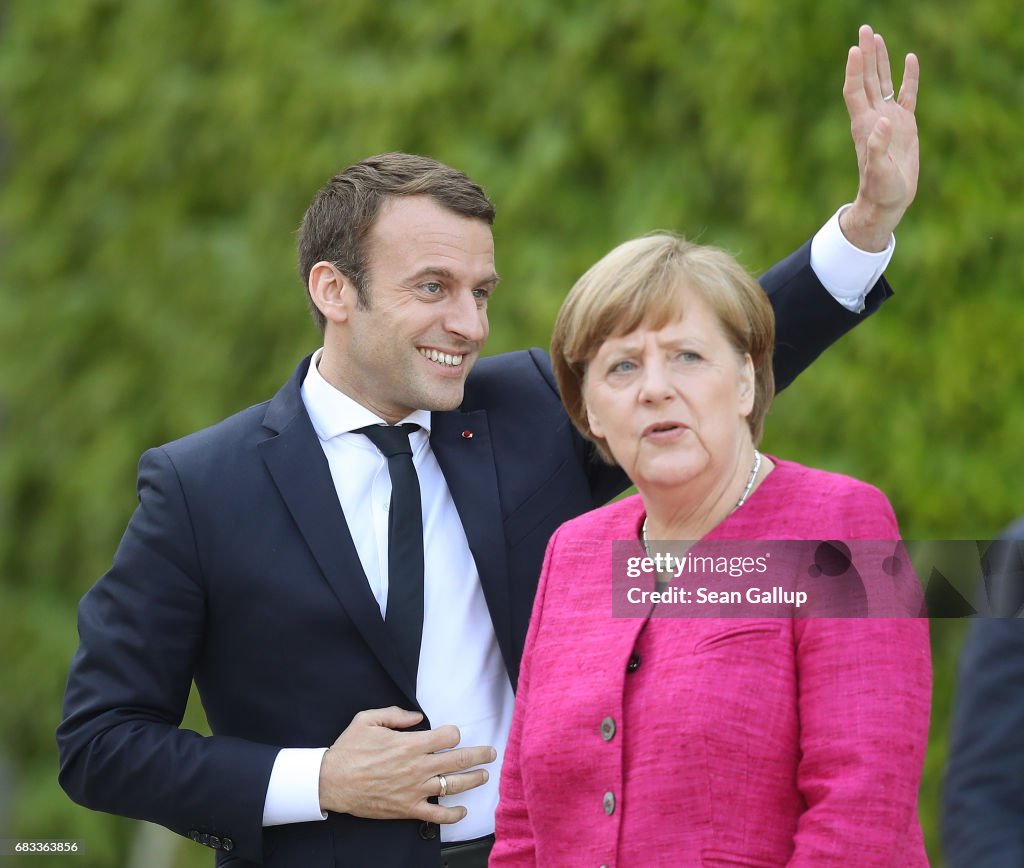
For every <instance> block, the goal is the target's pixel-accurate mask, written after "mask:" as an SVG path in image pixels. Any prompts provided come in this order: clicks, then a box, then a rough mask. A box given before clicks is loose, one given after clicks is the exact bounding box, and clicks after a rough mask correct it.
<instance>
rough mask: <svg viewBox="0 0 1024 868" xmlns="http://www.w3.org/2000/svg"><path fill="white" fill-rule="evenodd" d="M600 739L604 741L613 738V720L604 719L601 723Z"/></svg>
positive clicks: (609, 718) (610, 718)
mask: <svg viewBox="0 0 1024 868" xmlns="http://www.w3.org/2000/svg"><path fill="white" fill-rule="evenodd" d="M601 738H603V739H604V740H605V741H611V740H612V739H613V738H615V718H613V717H606V718H605V719H604V720H602V721H601Z"/></svg>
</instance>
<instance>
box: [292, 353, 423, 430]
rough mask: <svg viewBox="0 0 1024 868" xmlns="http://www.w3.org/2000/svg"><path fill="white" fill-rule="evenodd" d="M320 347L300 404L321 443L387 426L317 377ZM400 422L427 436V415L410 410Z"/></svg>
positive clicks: (311, 366)
mask: <svg viewBox="0 0 1024 868" xmlns="http://www.w3.org/2000/svg"><path fill="white" fill-rule="evenodd" d="M321 353H323V348H322V347H321V348H320V349H319V350H317V351H316V352H315V353H313V358H311V359H310V360H309V370H308V371H306V377H305V379H304V380H303V381H302V402H303V403H304V404H305V405H306V412H307V413H309V419H310V421H311V422H312V423H313V429H314V430H315V431H316V434H317V437H319V438H320V439H321V440H330V439H332V438H334V437H337V436H338V435H339V434H346V433H348V432H350V431H355V430H356V429H357V428H363V427H365V426H366V425H386V424H387V422H386V421H385V420H383V419H381V418H380V416H378V415H377V414H376V413H374V412H373V411H372V410H368V409H367V408H366V407H364V406H363V405H362V404H360V403H359V402H358V401H356V400H355V399H354V398H350V397H349V396H348V395H346V394H345V393H344V392H342V391H341V390H339V389H336V388H334V386H332V385H331V384H330V383H328V382H327V381H326V380H325V379H324V378H323V377H322V376H321V374H320V371H319V370H318V369H317V365H318V364H319V362H320V355H321ZM401 421H402V422H412V423H413V424H416V425H419V426H420V428H422V429H423V430H424V432H426V434H428V435H429V434H430V411H429V410H413V411H412V412H411V413H410V414H409V415H408V416H406V417H405V418H404V419H402V420H401Z"/></svg>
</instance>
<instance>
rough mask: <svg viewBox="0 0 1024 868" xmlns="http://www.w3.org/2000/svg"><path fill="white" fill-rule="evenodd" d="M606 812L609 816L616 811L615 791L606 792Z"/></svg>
mask: <svg viewBox="0 0 1024 868" xmlns="http://www.w3.org/2000/svg"><path fill="white" fill-rule="evenodd" d="M604 812H605V813H606V814H607V815H608V816H609V817H610V816H611V815H612V814H613V813H615V793H605V794H604Z"/></svg>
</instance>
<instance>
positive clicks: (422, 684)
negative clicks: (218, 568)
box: [263, 205, 895, 841]
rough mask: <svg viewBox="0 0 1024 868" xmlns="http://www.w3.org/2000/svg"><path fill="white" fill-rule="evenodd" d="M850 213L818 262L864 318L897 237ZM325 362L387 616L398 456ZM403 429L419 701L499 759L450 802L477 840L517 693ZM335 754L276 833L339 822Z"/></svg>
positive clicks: (455, 527)
mask: <svg viewBox="0 0 1024 868" xmlns="http://www.w3.org/2000/svg"><path fill="white" fill-rule="evenodd" d="M848 207H849V206H848V205H846V206H843V208H840V209H839V210H838V211H837V212H836V213H835V214H834V215H833V216H832V217H831V219H830V220H829V221H828V222H827V223H826V224H825V225H824V226H823V227H822V228H821V229H820V230H819V231H818V233H817V235H815V236H814V239H813V240H812V242H811V255H810V259H811V268H812V269H813V270H814V273H815V274H816V275H817V277H818V279H819V280H820V281H821V283H822V285H823V286H824V287H825V289H827V290H828V292H829V293H830V294H831V295H832V297H833V298H835V299H836V301H837V302H838V303H839V304H841V305H843V307H845V308H847V309H848V310H851V311H853V312H855V313H856V312H860V311H862V310H863V309H864V301H865V298H866V296H867V294H868V292H869V291H870V289H871V287H872V286H874V284H875V282H876V281H877V280H878V278H879V277H880V276H881V274H882V272H883V271H884V270H885V268H886V267H887V266H888V264H889V261H890V259H891V258H892V254H893V251H894V249H895V239H893V238H890V240H889V244H888V246H887V247H886V249H885V250H884V251H882V252H880V253H867V252H865V251H863V250H860V249H858V248H856V247H854V246H853V245H852V244H850V242H849V241H847V240H846V238H845V236H844V235H843V233H842V230H841V229H840V227H839V216H840V214H842V212H843V210H845V208H848ZM319 358H320V354H319V352H318V353H317V354H316V355H315V356H314V357H313V360H312V362H311V363H310V366H309V372H308V373H307V374H306V379H305V381H304V382H303V384H302V400H303V403H304V404H305V406H306V410H307V412H308V413H309V417H310V419H311V420H312V422H313V427H314V429H315V430H316V433H317V436H318V437H319V438H320V444H321V446H322V447H323V450H324V454H325V455H326V456H327V461H328V464H329V465H330V468H331V475H332V477H333V479H334V486H335V489H336V490H337V492H338V500H339V502H340V503H341V508H342V511H343V512H344V513H345V520H346V521H347V522H348V526H349V530H350V531H351V534H352V540H353V542H354V543H355V547H356V551H357V553H358V555H359V560H360V562H361V563H362V566H363V571H364V572H365V573H366V579H367V581H368V582H369V584H370V589H371V591H372V592H373V595H374V597H375V598H376V600H377V603H378V605H379V606H380V610H381V614H382V615H383V614H385V612H386V609H387V593H388V507H389V504H390V500H391V479H390V476H389V475H388V470H387V460H386V459H385V458H384V457H383V456H382V455H381V454H380V452H378V451H377V448H376V447H375V446H374V445H373V444H372V443H371V442H370V441H369V440H368V439H367V438H366V437H365V436H363V435H362V434H354V433H351V432H353V431H354V429H356V428H361V427H363V426H364V425H373V424H383V422H384V420H383V419H380V418H379V417H377V416H375V415H374V414H373V413H372V412H371V411H370V410H367V409H366V408H365V407H363V406H362V405H360V404H358V403H357V402H356V401H354V400H353V399H351V398H349V397H348V396H347V395H345V394H344V393H342V392H339V391H338V390H337V389H335V388H333V387H332V386H330V385H329V384H328V383H327V382H326V381H325V380H324V379H323V377H321V376H320V374H319V372H318V371H317V367H316V366H317V362H318V361H319ZM402 421H403V422H413V423H415V424H417V425H419V426H420V427H421V429H422V430H420V431H417V432H413V433H412V434H411V435H410V442H411V444H412V448H413V463H414V465H415V466H416V471H417V473H418V474H419V479H420V491H421V496H422V498H423V548H424V615H423V642H422V646H421V650H420V665H419V671H418V674H417V681H416V698H417V700H418V701H419V703H420V705H421V707H422V708H423V710H424V711H425V712H426V714H427V716H428V718H429V719H430V722H431V724H432V725H433V726H435V727H436V726H440V725H442V724H446V723H454V724H455V725H456V726H458V727H459V730H460V731H461V733H462V745H463V746H473V745H486V744H489V745H492V746H493V747H494V748H495V750H496V751H497V753H498V757H497V759H496V760H495V761H494V762H493V763H491V764H490V765H489V766H488V767H487V768H488V772H489V773H490V780H489V781H488V783H486V784H484V785H483V786H482V787H478V788H477V789H474V790H470V791H468V792H465V793H461V794H460V795H458V796H449V797H447V798H446V799H443V800H441V803H442V804H447V805H454V804H461V805H465V806H466V807H467V808H468V810H469V813H468V814H467V815H466V817H465V819H463V820H461V821H460V822H458V823H455V824H451V825H443V826H441V840H442V841H461V840H468V839H471V838H478V837H481V836H483V835H488V834H490V833H492V832H493V831H494V810H495V807H496V806H497V803H498V785H499V781H500V778H501V775H500V771H501V763H502V759H503V757H504V753H505V745H506V742H507V741H508V730H509V726H510V725H511V722H512V702H513V694H512V688H511V685H510V684H509V679H508V674H507V673H506V671H505V667H504V664H503V662H502V659H501V653H500V651H499V649H498V643H497V639H496V638H495V635H494V627H493V625H492V623H491V618H490V614H489V613H488V611H487V606H486V603H485V601H484V596H483V590H482V588H481V586H480V575H479V573H478V572H477V569H476V564H475V563H474V561H473V556H472V554H471V553H470V550H469V543H468V542H467V540H466V533H465V530H464V529H463V527H462V523H461V522H460V521H459V517H458V514H457V512H456V510H455V504H454V502H453V501H452V496H451V493H450V492H449V491H448V484H447V483H446V482H445V479H444V476H443V475H442V473H441V468H440V467H439V466H438V463H437V459H436V458H435V457H434V453H433V452H432V451H431V449H430V441H429V432H430V413H429V412H428V411H426V410H419V411H416V412H415V413H412V414H411V415H409V416H408V417H407V418H405V419H404V420H402ZM342 471H343V472H342ZM366 504H370V508H369V509H367V508H365V507H366ZM339 735H340V733H339ZM326 750H327V748H326V747H324V748H285V749H282V750H281V751H280V753H279V754H278V756H277V760H276V761H275V763H274V768H273V770H272V772H271V775H270V784H269V786H268V788H267V798H266V802H265V805H264V810H263V825H264V826H274V825H280V824H283V823H300V822H308V821H312V820H324V819H326V818H327V815H326V814H325V813H323V812H322V811H321V810H320V797H319V782H320V763H321V760H322V759H323V755H324V753H325V751H326Z"/></svg>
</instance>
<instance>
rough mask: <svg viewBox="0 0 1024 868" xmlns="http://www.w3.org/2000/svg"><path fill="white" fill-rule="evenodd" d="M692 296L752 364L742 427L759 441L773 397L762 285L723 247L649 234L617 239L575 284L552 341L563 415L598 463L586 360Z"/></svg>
mask: <svg viewBox="0 0 1024 868" xmlns="http://www.w3.org/2000/svg"><path fill="white" fill-rule="evenodd" d="M694 295H696V296H699V297H700V298H701V299H702V300H703V301H705V302H706V303H707V304H708V306H709V307H710V308H711V309H712V311H714V313H715V316H716V317H717V319H718V322H719V325H720V326H721V328H722V334H724V335H725V337H726V339H727V340H728V341H729V343H730V344H732V347H733V349H734V350H735V351H736V352H737V353H738V354H739V355H740V356H741V357H742V356H743V355H744V354H748V355H749V356H750V358H751V360H752V362H753V365H754V378H755V384H754V405H753V409H752V410H751V412H750V415H749V416H748V417H747V424H748V425H749V426H750V433H751V437H752V438H753V441H754V443H755V445H756V444H757V443H758V442H759V441H760V439H761V434H762V433H763V430H764V417H765V415H766V414H767V412H768V408H769V407H770V406H771V403H772V398H773V397H774V395H775V376H774V374H773V372H772V354H773V352H774V349H775V314H774V312H773V311H772V306H771V303H770V302H769V301H768V297H767V296H766V295H765V293H764V290H763V289H762V288H761V285H760V284H759V283H758V282H757V281H756V280H754V279H753V278H752V277H751V276H750V275H749V274H748V273H747V272H746V271H745V270H744V269H743V267H742V266H741V265H740V264H739V263H738V262H737V261H736V260H735V259H733V257H732V256H730V255H729V254H728V253H726V252H725V251H724V250H719V249H718V248H716V247H706V246H703V245H699V244H693V243H691V242H689V241H687V240H686V239H684V238H680V237H679V236H677V235H673V234H671V233H668V232H656V233H653V234H651V235H646V236H644V237H643V238H636V239H634V240H633V241H627V242H626V243H625V244H620V245H619V246H618V247H616V248H615V249H614V250H612V251H611V252H610V253H608V254H607V255H606V256H604V257H603V258H602V259H600V260H599V261H598V262H597V263H595V264H594V265H593V266H591V267H590V269H589V270H588V271H587V272H586V274H584V275H583V276H582V277H581V278H580V279H579V280H578V281H576V284H575V286H573V288H572V289H571V290H570V291H569V295H568V296H567V297H566V299H565V303H564V304H563V305H562V309H561V311H559V313H558V319H557V321H556V322H555V331H554V335H553V336H552V338H551V361H552V365H553V366H554V370H555V377H556V379H557V380H558V388H559V390H560V392H561V394H562V401H563V402H564V404H565V407H566V409H567V410H568V412H569V417H570V418H571V419H572V421H573V424H574V425H575V426H576V427H577V428H578V429H579V430H580V432H581V433H582V434H583V435H584V436H585V437H587V438H588V439H590V440H591V441H593V442H594V444H595V445H596V446H597V448H598V451H599V452H600V453H601V455H602V456H603V457H604V458H605V460H607V461H609V462H612V463H614V462H613V459H612V457H611V453H610V452H609V450H608V444H607V442H606V441H605V440H604V439H603V438H600V437H596V436H595V435H594V433H593V432H592V431H591V430H590V425H589V423H588V421H587V408H586V403H585V401H584V397H583V381H584V378H585V377H586V372H587V365H588V364H589V363H590V361H591V360H592V359H593V358H594V356H595V355H596V354H597V351H598V350H599V349H600V348H601V345H602V344H603V343H604V342H605V341H606V340H607V339H608V338H610V337H617V336H620V335H625V334H629V333H630V332H632V331H634V330H635V329H637V328H639V327H640V326H641V325H646V326H648V327H650V328H654V329H660V328H663V327H664V326H666V325H668V324H669V323H670V322H673V321H675V320H677V319H679V318H681V317H682V315H683V311H684V310H685V308H686V302H687V299H688V298H692V297H693V296H694Z"/></svg>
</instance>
